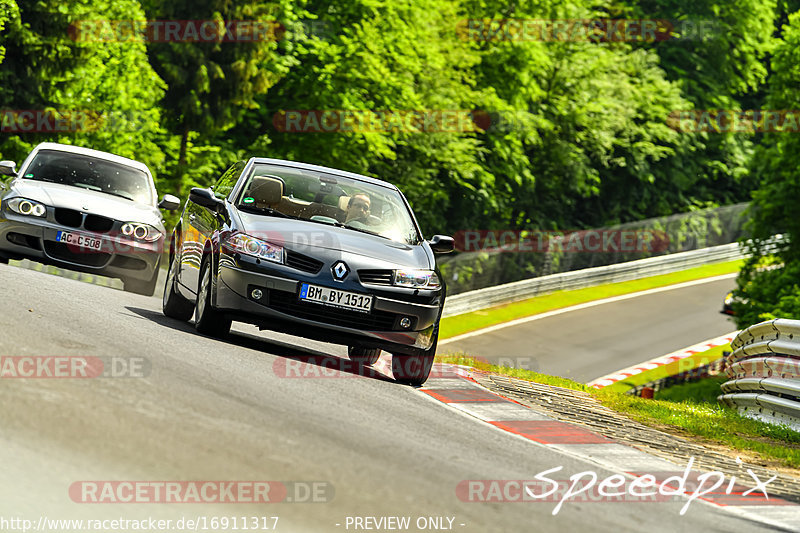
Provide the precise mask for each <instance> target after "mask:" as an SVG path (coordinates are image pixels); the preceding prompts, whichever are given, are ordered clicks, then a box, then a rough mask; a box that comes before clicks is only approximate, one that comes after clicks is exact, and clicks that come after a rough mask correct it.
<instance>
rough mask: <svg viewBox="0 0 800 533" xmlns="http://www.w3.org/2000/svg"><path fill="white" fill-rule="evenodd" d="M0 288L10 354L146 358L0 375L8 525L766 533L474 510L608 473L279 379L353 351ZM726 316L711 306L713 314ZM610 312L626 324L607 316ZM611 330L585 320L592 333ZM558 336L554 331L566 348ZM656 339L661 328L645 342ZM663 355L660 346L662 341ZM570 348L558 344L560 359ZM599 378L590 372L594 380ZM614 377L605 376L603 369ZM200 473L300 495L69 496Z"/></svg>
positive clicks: (435, 407)
mask: <svg viewBox="0 0 800 533" xmlns="http://www.w3.org/2000/svg"><path fill="white" fill-rule="evenodd" d="M728 286H730V283H727V284H726V283H720V284H718V285H715V286H710V287H704V292H703V293H702V294H701V295H699V296H698V298H699V299H708V298H709V297H710V296H714V297H713V298H710V301H711V302H717V301H721V298H722V295H723V294H724V289H725V288H726V287H728ZM0 287H2V298H0V331H1V332H2V336H0V355H2V356H4V357H6V358H7V357H9V356H11V357H13V356H83V357H106V358H115V359H114V360H115V361H118V362H119V361H125V362H127V363H126V364H129V365H132V364H133V363H132V362H134V361H136V362H137V363H136V365H135V368H136V369H138V370H137V371H136V372H133V371H132V370H130V368H131V366H129V367H128V370H127V371H126V370H125V369H124V368H122V369H121V370H120V372H119V373H120V374H123V375H122V376H119V375H118V376H116V377H100V378H95V379H55V378H48V379H33V378H28V379H14V378H4V379H2V380H0V405H2V410H0V428H2V429H0V469H1V471H2V484H0V518H5V519H8V518H9V517H17V518H20V517H21V518H25V519H30V520H32V521H33V523H34V525H35V524H36V523H37V520H39V519H40V518H41V517H42V516H45V517H47V518H48V519H59V518H60V519H67V518H75V519H112V518H123V519H134V518H135V519H143V518H148V517H155V518H161V519H174V520H177V519H180V518H181V517H184V518H185V517H191V518H197V517H206V518H207V519H211V518H212V517H223V516H225V517H234V516H238V517H274V516H277V517H279V521H278V524H277V527H276V528H275V530H276V531H282V532H300V531H316V532H327V531H334V532H335V531H354V530H356V529H355V526H353V525H352V523H353V517H388V516H410V517H412V523H413V521H415V520H416V519H417V517H446V518H452V519H453V521H452V526H451V528H452V530H455V531H463V532H495V531H497V532H516V531H564V532H567V531H581V530H591V531H598V532H602V531H647V532H658V531H671V532H672V531H704V532H712V531H720V532H745V531H748V532H749V531H759V530H768V528H766V527H765V526H762V525H760V524H756V523H753V522H750V521H748V520H746V519H743V518H739V517H737V516H735V515H733V514H730V513H728V512H726V511H724V510H722V509H720V508H717V507H714V506H711V505H708V504H702V503H697V504H694V505H693V506H692V507H691V509H690V510H689V512H688V513H687V514H686V515H685V516H680V515H679V510H680V508H681V506H682V505H683V502H679V501H669V502H660V503H647V504H645V503H638V504H625V503H608V502H604V503H594V502H588V503H581V502H567V503H566V504H565V505H564V507H563V508H562V509H561V511H560V512H559V513H558V514H557V515H555V516H553V515H552V511H553V508H554V504H553V503H538V502H537V503H470V502H463V501H461V500H460V499H459V498H458V497H457V496H456V486H457V485H458V484H459V482H461V481H464V480H475V479H480V480H494V479H498V480H508V479H533V476H535V475H536V474H537V473H539V472H542V471H545V470H548V469H552V468H554V467H557V466H563V467H564V470H563V471H562V472H564V473H565V476H564V477H565V478H566V477H567V476H568V475H572V474H574V473H578V472H582V471H585V470H594V471H596V472H597V473H598V475H599V476H608V475H610V474H611V473H610V472H606V471H604V470H603V469H602V468H598V466H597V465H596V464H592V463H589V462H585V461H583V460H579V459H576V458H573V457H570V456H566V455H562V454H561V453H558V452H557V451H554V450H552V449H547V448H544V447H540V446H537V445H535V444H533V443H531V442H529V441H525V440H523V439H521V438H517V437H515V436H513V435H511V434H508V433H503V432H501V431H500V430H497V429H494V428H492V427H490V426H488V425H487V424H485V423H482V422H480V421H478V420H477V419H474V418H471V417H469V416H466V415H462V414H458V413H456V412H455V411H454V410H452V409H450V408H448V407H447V406H446V405H444V404H442V403H438V402H436V401H433V400H432V399H431V398H430V397H428V396H427V395H424V394H422V393H421V392H419V391H417V390H415V389H413V388H409V387H405V386H399V385H397V384H395V383H394V382H393V381H392V380H391V379H390V378H386V377H382V376H381V375H380V374H377V373H375V375H374V376H369V377H362V376H357V375H354V374H351V373H346V372H345V373H340V372H336V371H325V372H323V371H322V370H325V369H323V368H320V367H319V366H318V365H317V366H315V365H314V364H309V365H301V367H302V368H304V369H305V370H304V372H303V374H305V373H306V372H308V373H310V375H308V376H306V377H302V376H301V377H286V376H285V374H286V372H283V371H282V370H281V369H285V368H287V364H288V365H291V364H294V365H298V364H299V363H298V362H297V361H298V360H302V359H303V358H306V357H310V356H322V355H330V356H335V357H341V358H345V355H344V354H345V350H344V349H343V348H342V347H337V346H333V345H327V344H323V343H313V342H309V341H304V340H300V339H295V338H291V337H285V336H281V337H276V336H274V335H271V334H268V333H261V332H258V330H257V329H255V328H253V327H250V326H241V327H235V331H234V333H233V334H232V336H231V337H230V338H229V339H228V340H227V341H225V342H223V341H218V340H214V339H210V338H206V337H202V336H200V335H198V334H196V333H195V332H194V328H193V326H192V325H191V324H185V323H179V322H176V321H173V320H170V319H167V318H165V317H164V316H163V315H162V314H161V312H160V305H161V302H160V297H153V298H146V297H142V296H137V295H132V294H129V293H125V292H122V291H119V290H115V289H110V288H105V287H100V286H96V285H90V284H85V283H80V282H77V281H73V280H69V279H64V278H60V277H57V276H52V275H47V274H43V273H40V272H34V271H30V270H25V269H22V268H18V267H15V266H8V265H0ZM677 296H678V295H670V297H677ZM627 305H631V306H634V308H633V309H631V310H625V309H623V308H618V307H614V308H611V307H608V308H606V309H604V310H603V312H604V313H605V314H606V318H605V320H604V321H603V322H602V324H605V325H611V324H619V323H623V324H624V323H625V321H626V320H629V319H630V317H635V316H637V315H641V314H644V311H645V310H649V313H651V314H652V313H653V312H655V311H656V310H657V308H652V307H650V308H648V307H647V306H646V304H644V303H642V302H636V301H629V302H628V304H627ZM715 311H716V309H711V310H709V311H708V313H709V314H710V315H711V316H712V317H713V318H716V315H715V314H714V312H715ZM613 313H622V316H621V318H617V319H616V320H614V316H613ZM698 314H700V311H698ZM693 316H694V315H693V314H688V313H687V315H686V317H685V319H686V322H687V327H688V328H690V329H691V328H694V329H696V330H697V331H698V332H699V331H701V330H703V331H705V332H706V336H708V337H710V336H713V335H715V334H717V330H707V329H704V327H703V325H702V324H696V323H694V322H693ZM587 319H588V317H587ZM602 324H601V323H600V322H599V321H598V323H592V324H591V326H592V328H597V329H594V330H593V331H598V330H599V328H600V326H601V325H602ZM587 325H588V324H587ZM678 326H679V324H678V322H677V321H675V320H674V319H673V320H672V321H671V322H668V323H667V324H666V327H665V328H664V329H665V331H664V335H663V337H664V338H666V337H667V335H668V334H669V335H674V336H676V337H678V336H681V335H682V334H683V332H682V331H680V330H679V329H678ZM720 327H721V329H725V327H724V322H723V323H722V324H721V325H720ZM550 329H551V335H550V336H549V338H551V339H552V338H556V337H557V336H558V335H557V331H555V330H554V328H553V327H552V326H551V328H550ZM656 330H657V328H655V324H654V325H653V327H652V328H651V329H649V330H647V331H646V332H645V331H643V332H642V333H641V335H642V336H644V335H645V334H646V333H647V332H652V331H656ZM587 335H588V332H587ZM626 335H627V334H626V333H621V334H620V336H619V337H617V339H621V338H624V337H625V336H626ZM614 342H615V339H614V338H613V337H612V336H611V332H609V333H608V334H607V335H606V336H604V337H602V338H599V339H597V341H596V342H595V344H594V346H595V348H596V350H597V351H596V352H595V358H596V360H600V359H601V358H602V356H603V355H604V354H608V353H613V349H614V347H613V343H614ZM690 342H692V339H691V338H685V339H684V341H682V343H683V344H689V343H690ZM577 346H580V344H578V345H577ZM632 346H633V345H632V344H631V345H630V347H626V350H630V349H631V347H632ZM664 346H665V345H664V344H663V342H661V341H659V343H656V342H653V345H652V348H653V350H654V351H655V352H658V351H659V350H662V349H663V348H664ZM571 349H572V348H571V347H569V346H562V349H561V357H566V354H568V353H570V350H571ZM588 350H589V347H588V346H586V347H584V348H583V351H582V353H587V351H588ZM641 355H642V359H644V358H646V357H647V355H648V354H645V353H642V354H641ZM609 364H610V365H611V366H614V365H617V362H616V361H614V362H613V363H609ZM588 367H589V363H588V362H587V363H586V364H585V365H584V370H582V371H581V372H583V373H582V374H581V375H586V376H587V377H589V376H588ZM142 369H143V370H142ZM605 370H606V367H605V366H604V367H603V368H600V367H599V366H598V369H597V371H596V372H594V374H597V375H599V374H601V373H603V372H604V371H605ZM126 372H127V374H130V373H133V374H134V375H133V376H128V375H127V374H126ZM576 372H577V370H576ZM320 376H322V377H320ZM326 376H327V377H326ZM198 480H229V481H230V480H242V481H248V480H250V481H252V480H261V481H263V480H268V481H281V482H283V483H284V484H287V485H288V484H289V483H291V482H300V484H298V485H288V486H291V487H294V490H293V491H290V493H289V494H288V495H287V497H286V499H284V500H283V503H266V504H265V503H261V504H246V503H230V504H192V503H180V504H165V503H105V504H102V503H101V504H98V503H84V502H83V500H82V499H81V498H84V497H83V496H80V497H78V500H77V502H76V501H75V499H74V498H75V495H74V493H70V487H73V486H74V484H76V483H78V484H79V485H80V486H82V487H85V486H86V484H85V483H84V484H81V482H86V481H94V482H102V481H115V482H120V481H130V482H135V481H158V482H167V481H198ZM313 482H317V483H321V484H322V485H319V486H321V487H323V488H324V490H322V491H321V493H320V494H322V493H324V494H326V495H327V496H325V497H319V498H318V499H319V500H321V501H318V502H316V503H304V502H305V501H307V499H308V496H307V493H305V492H304V490H301V489H302V487H304V486H305V487H307V485H303V484H302V483H307V484H310V483H313ZM297 487H300V489H297ZM84 499H85V498H84ZM290 499H294V500H295V501H291V502H290V501H289V500H290ZM297 499H300V500H302V501H303V502H302V503H297V502H296V500H297ZM326 499H330V501H327V502H326V501H324V500H326ZM348 517H350V518H349V519H348ZM348 520H350V522H348ZM348 523H350V524H351V525H349V526H348V525H347V524H348ZM365 523H366V522H362V524H365ZM442 523H443V524H444V525H445V526H447V525H448V524H449V523H450V522H448V520H444V521H443V522H442ZM269 524H270V525H271V524H273V522H272V521H270V522H269ZM337 524H338V525H337ZM207 529H208V528H207ZM364 529H366V528H362V529H360V530H364ZM8 530H14V529H11V528H9V529H8ZM19 530H20V531H21V529H19ZM51 530H53V531H55V530H56V529H51ZM63 530H67V529H60V531H63ZM200 530H203V529H202V528H200ZM208 530H213V529H208ZM218 530H221V529H219V528H218ZM410 530H411V531H416V529H415V528H411V529H410ZM427 530H432V529H431V528H428V529H427Z"/></svg>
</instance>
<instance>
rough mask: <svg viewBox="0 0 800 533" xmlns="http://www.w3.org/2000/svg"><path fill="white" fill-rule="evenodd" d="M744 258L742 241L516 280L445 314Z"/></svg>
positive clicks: (449, 303) (465, 298)
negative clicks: (740, 243) (740, 242)
mask: <svg viewBox="0 0 800 533" xmlns="http://www.w3.org/2000/svg"><path fill="white" fill-rule="evenodd" d="M743 257H744V253H743V252H742V250H741V248H740V245H739V244H738V243H732V244H723V245H721V246H714V247H712V248H702V249H700V250H692V251H689V252H679V253H675V254H668V255H661V256H657V257H648V258H647V259H638V260H636V261H629V262H627V263H618V264H615V265H608V266H602V267H594V268H586V269H582V270H573V271H571V272H563V273H560V274H552V275H549V276H541V277H538V278H532V279H526V280H522V281H515V282H513V283H506V284H504V285H498V286H495V287H487V288H485V289H478V290H475V291H469V292H465V293H461V294H456V295H454V296H451V297H449V298H447V300H446V302H445V306H444V311H443V316H453V315H460V314H463V313H470V312H472V311H478V310H480V309H485V308H487V307H492V306H495V305H502V304H506V303H511V302H516V301H520V300H525V299H527V298H533V297H534V296H538V295H540V294H546V293H549V292H555V291H561V290H570V289H582V288H585V287H593V286H596V285H603V284H606V283H616V282H620V281H631V280H634V279H640V278H644V277H648V276H656V275H659V274H669V273H672V272H677V271H679V270H685V269H687V268H692V267H697V266H702V265H707V264H710V263H718V262H723V261H733V260H736V259H741V258H743Z"/></svg>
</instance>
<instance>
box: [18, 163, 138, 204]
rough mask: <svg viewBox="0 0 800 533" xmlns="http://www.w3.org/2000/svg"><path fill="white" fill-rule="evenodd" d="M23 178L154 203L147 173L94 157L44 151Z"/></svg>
mask: <svg viewBox="0 0 800 533" xmlns="http://www.w3.org/2000/svg"><path fill="white" fill-rule="evenodd" d="M22 177H23V178H25V179H29V180H36V181H47V182H52V183H60V184H62V185H70V186H72V187H80V188H82V189H88V190H90V191H97V192H102V193H106V194H111V195H113V196H117V197H120V198H125V199H126V200H131V201H133V202H141V203H145V204H150V205H152V204H153V193H152V189H151V187H150V178H149V176H148V175H147V174H146V173H145V172H142V171H141V170H138V169H136V168H133V167H129V166H125V165H120V164H117V163H113V162H111V161H106V160H103V159H98V158H95V157H91V156H86V155H79V154H71V153H67V152H60V151H57V150H42V151H40V152H39V153H38V154H36V157H35V158H34V159H33V161H32V162H31V164H30V165H28V168H26V169H25V174H24V175H23V176H22Z"/></svg>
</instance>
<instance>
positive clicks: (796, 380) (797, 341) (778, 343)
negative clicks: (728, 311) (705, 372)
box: [718, 318, 800, 431]
mask: <svg viewBox="0 0 800 533" xmlns="http://www.w3.org/2000/svg"><path fill="white" fill-rule="evenodd" d="M731 347H732V348H733V350H734V351H733V353H731V354H730V355H729V356H728V358H727V361H726V372H727V374H728V377H729V378H731V380H730V381H727V382H725V383H724V384H723V385H722V392H724V393H725V394H723V395H721V396H719V398H718V400H719V401H720V402H722V403H725V404H727V405H729V406H730V407H733V408H735V409H737V410H738V411H739V412H740V413H741V414H743V415H744V416H747V417H749V418H755V419H759V420H763V421H764V422H768V423H771V424H784V425H787V426H789V427H791V428H792V429H794V430H795V431H800V320H788V319H783V318H778V319H775V320H769V321H767V322H761V323H760V324H756V325H754V326H750V327H749V328H747V329H745V330H742V331H741V332H740V333H739V334H738V335H737V336H736V338H735V339H734V340H733V342H731Z"/></svg>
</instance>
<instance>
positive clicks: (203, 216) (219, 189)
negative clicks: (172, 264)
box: [180, 161, 245, 293]
mask: <svg viewBox="0 0 800 533" xmlns="http://www.w3.org/2000/svg"><path fill="white" fill-rule="evenodd" d="M244 166H245V162H244V161H239V162H237V163H235V164H233V165H232V166H231V167H230V168H229V169H228V170H227V171H225V173H224V174H223V175H222V177H220V179H219V180H218V181H217V183H215V184H214V185H213V186H212V190H213V191H214V194H215V196H217V198H220V199H223V198H227V197H228V196H229V195H230V193H231V191H232V190H233V186H234V185H235V184H236V180H237V179H238V178H239V174H241V171H242V169H243V168H244ZM219 224H220V222H219V217H218V215H217V213H216V212H214V211H212V210H211V209H208V208H206V207H203V206H201V205H198V204H196V203H194V202H192V201H187V202H186V209H184V211H183V215H182V218H181V228H182V239H181V252H180V281H181V284H183V285H184V286H186V287H187V288H188V289H189V290H191V291H192V292H193V293H197V288H198V286H199V283H200V267H201V264H202V260H203V251H204V249H205V246H206V243H207V242H209V241H211V242H214V233H215V232H216V231H218V229H219Z"/></svg>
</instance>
